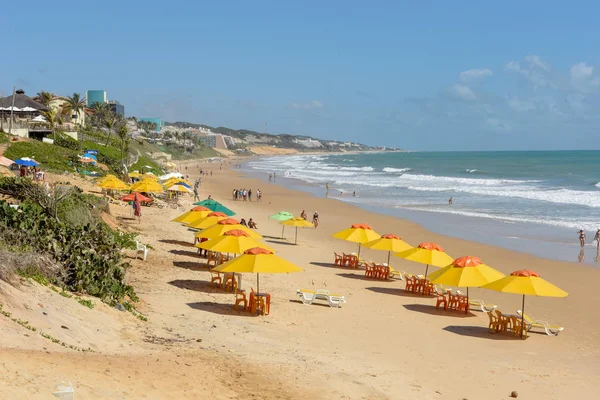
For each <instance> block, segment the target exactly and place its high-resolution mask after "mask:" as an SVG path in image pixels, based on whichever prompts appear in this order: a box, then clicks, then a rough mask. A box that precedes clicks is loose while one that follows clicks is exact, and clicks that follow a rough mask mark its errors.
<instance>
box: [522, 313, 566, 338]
mask: <svg viewBox="0 0 600 400" xmlns="http://www.w3.org/2000/svg"><path fill="white" fill-rule="evenodd" d="M517 314H519V315H523V319H524V320H525V325H526V326H527V331H529V330H531V328H539V329H543V330H544V331H545V332H546V335H549V336H550V335H551V336H558V334H559V333H561V332H562V331H563V330H564V329H565V328H564V327H562V326H560V325H550V324H549V323H547V322H546V321H541V320H534V319H533V318H531V317H530V316H529V315H527V314H522V311H521V310H517Z"/></svg>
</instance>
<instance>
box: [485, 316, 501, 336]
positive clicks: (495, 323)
mask: <svg viewBox="0 0 600 400" xmlns="http://www.w3.org/2000/svg"><path fill="white" fill-rule="evenodd" d="M487 315H488V317H489V318H490V324H489V325H488V332H489V333H498V332H499V331H500V319H499V318H498V317H497V316H494V314H493V313H492V312H491V311H488V312H487Z"/></svg>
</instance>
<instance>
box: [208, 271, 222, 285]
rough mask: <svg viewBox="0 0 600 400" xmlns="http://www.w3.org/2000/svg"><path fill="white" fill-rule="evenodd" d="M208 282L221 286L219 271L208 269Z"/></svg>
mask: <svg viewBox="0 0 600 400" xmlns="http://www.w3.org/2000/svg"><path fill="white" fill-rule="evenodd" d="M210 283H211V284H215V286H221V285H222V284H223V279H222V278H221V273H220V272H215V271H210Z"/></svg>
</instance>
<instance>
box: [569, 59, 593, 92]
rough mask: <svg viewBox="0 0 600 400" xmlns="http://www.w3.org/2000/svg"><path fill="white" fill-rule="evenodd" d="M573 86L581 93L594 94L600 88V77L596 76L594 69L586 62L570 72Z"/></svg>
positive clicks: (572, 68) (574, 67) (575, 66)
mask: <svg viewBox="0 0 600 400" xmlns="http://www.w3.org/2000/svg"><path fill="white" fill-rule="evenodd" d="M569 73H570V78H571V85H572V86H573V88H574V89H575V90H577V91H579V92H584V93H586V92H593V91H596V90H598V88H600V77H597V76H594V67H592V66H591V65H587V64H586V63H584V62H580V63H579V64H575V65H573V66H572V67H571V69H570V70H569Z"/></svg>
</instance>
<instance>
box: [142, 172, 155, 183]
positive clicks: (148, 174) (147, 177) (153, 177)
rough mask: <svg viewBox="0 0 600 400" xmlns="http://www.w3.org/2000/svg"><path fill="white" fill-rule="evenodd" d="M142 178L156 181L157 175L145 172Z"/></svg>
mask: <svg viewBox="0 0 600 400" xmlns="http://www.w3.org/2000/svg"><path fill="white" fill-rule="evenodd" d="M142 179H152V180H153V181H155V182H156V181H158V176H156V175H154V174H153V173H152V172H146V173H145V174H144V175H142Z"/></svg>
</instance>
